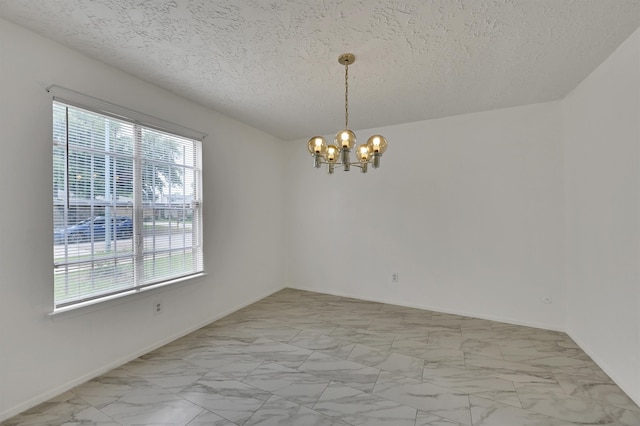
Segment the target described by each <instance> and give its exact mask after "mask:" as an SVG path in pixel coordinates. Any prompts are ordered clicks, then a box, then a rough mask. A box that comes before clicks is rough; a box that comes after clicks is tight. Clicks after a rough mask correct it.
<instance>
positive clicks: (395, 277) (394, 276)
mask: <svg viewBox="0 0 640 426" xmlns="http://www.w3.org/2000/svg"><path fill="white" fill-rule="evenodd" d="M398 281H400V277H399V275H398V273H397V272H394V273H393V274H391V282H392V283H397V282H398Z"/></svg>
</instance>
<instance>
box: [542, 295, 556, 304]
mask: <svg viewBox="0 0 640 426" xmlns="http://www.w3.org/2000/svg"><path fill="white" fill-rule="evenodd" d="M540 301H541V302H542V303H553V299H552V298H551V296H544V297H542V298H541V299H540Z"/></svg>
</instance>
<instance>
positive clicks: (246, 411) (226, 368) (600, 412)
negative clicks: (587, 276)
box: [2, 289, 640, 426]
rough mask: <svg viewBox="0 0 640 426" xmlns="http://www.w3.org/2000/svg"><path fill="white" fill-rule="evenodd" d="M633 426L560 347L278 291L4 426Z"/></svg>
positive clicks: (612, 388)
mask: <svg viewBox="0 0 640 426" xmlns="http://www.w3.org/2000/svg"><path fill="white" fill-rule="evenodd" d="M2 425H4V426H11V425H68V426H71V425H74V426H75V425H99V426H111V425H189V426H196V425H212V426H257V425H262V426H269V425H271V426H276V425H295V426H349V425H356V426H357V425H365V426H376V425H391V426H405V425H406V426H427V425H431V426H461V425H465V426H521V425H522V426H525V425H526V426H534V425H535V426H556V425H566V426H571V425H574V426H575V425H620V426H638V425H640V408H638V406H637V405H635V404H634V403H633V401H632V400H631V399H629V398H628V397H627V396H626V395H625V394H624V393H623V392H622V391H621V390H620V389H619V388H618V387H617V386H616V385H615V384H614V383H613V382H612V381H611V379H609V377H607V375H606V374H605V373H604V372H603V371H602V370H601V369H600V368H598V366H597V365H596V364H595V363H594V362H593V361H592V360H591V359H590V358H589V357H588V356H587V355H586V354H585V353H584V352H583V351H582V350H580V348H579V347H578V346H577V345H576V344H575V343H574V342H573V341H572V340H571V339H570V338H569V337H567V335H566V334H564V333H559V332H554V331H547V330H541V329H536V328H529V327H522V326H516V325H510V324H504V323H497V322H493V321H488V320H482V319H476V318H469V317H461V316H457V315H449V314H443V313H438V312H431V311H423V310H418V309H412V308H405V307H401V306H393V305H386V304H382V303H376V302H368V301H361V300H356V299H348V298H342V297H336V296H330V295H326V294H318V293H310V292H304V291H299V290H292V289H286V290H283V291H280V292H278V293H276V294H274V295H272V296H269V297H267V298H265V299H263V300H261V301H259V302H257V303H255V304H253V305H251V306H248V307H246V308H244V309H242V310H240V311H238V312H236V313H234V314H232V315H230V316H228V317H225V318H223V319H221V320H219V321H217V322H215V323H213V324H210V325H209V326H206V327H204V328H202V329H200V330H198V331H196V332H194V333H192V334H190V335H188V336H186V337H183V338H181V339H179V340H177V341H175V342H173V343H171V344H169V345H166V346H164V347H162V348H160V349H158V350H155V351H153V352H151V353H149V354H147V355H144V356H142V357H140V358H138V359H136V360H134V361H132V362H130V363H128V364H126V365H123V366H122V367H120V368H117V369H115V370H113V371H111V372H109V373H107V374H105V375H103V376H100V377H98V378H96V379H94V380H91V381H89V382H87V383H85V384H83V385H81V386H78V387H76V388H74V389H72V390H71V391H69V392H66V393H65V394H63V395H60V396H58V397H56V398H54V399H52V400H50V401H48V402H45V403H43V404H41V405H39V406H37V407H35V408H33V409H31V410H28V411H27V412H25V413H22V414H20V415H18V416H16V417H14V418H11V419H9V420H7V421H5V422H3V423H2Z"/></svg>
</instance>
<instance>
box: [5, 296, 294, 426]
mask: <svg viewBox="0 0 640 426" xmlns="http://www.w3.org/2000/svg"><path fill="white" fill-rule="evenodd" d="M284 288H285V287H284V286H282V287H279V288H277V289H275V290H270V291H268V292H267V293H265V294H263V295H261V296H258V297H254V298H252V299H250V300H248V301H246V302H243V303H241V304H239V305H237V306H234V307H233V308H229V309H227V310H225V311H223V312H221V313H219V314H217V315H214V316H213V317H211V318H209V319H207V320H206V321H204V322H202V323H200V324H197V325H195V326H193V327H189V328H188V329H186V330H183V331H181V332H179V333H176V334H174V335H172V336H170V337H167V338H165V339H162V340H160V341H159V342H156V343H153V344H151V345H149V346H146V347H145V348H142V349H140V350H138V351H135V352H134V353H131V354H129V355H126V356H124V357H122V358H120V359H118V360H116V361H114V362H111V363H109V364H107V365H104V366H102V367H100V368H98V369H96V370H93V371H91V372H89V373H87V374H84V375H82V376H80V377H78V378H76V379H74V380H71V381H70V382H67V383H65V384H63V385H60V386H57V387H55V388H53V389H51V390H48V391H46V392H43V393H41V394H40V395H38V396H35V397H33V398H31V399H28V400H27V401H25V402H23V403H21V404H18V405H17V406H15V407H12V408H9V409H8V410H5V411H3V412H1V413H0V422H2V421H4V420H7V419H9V418H11V417H13V416H16V415H18V414H20V413H22V412H23V411H26V410H28V409H30V408H33V407H35V406H36V405H38V404H41V403H43V402H45V401H48V400H50V399H51V398H54V397H56V396H58V395H61V394H63V393H65V392H67V391H69V390H71V389H73V388H75V387H76V386H79V385H81V384H83V383H85V382H87V381H89V380H91V379H94V378H96V377H98V376H101V375H102V374H105V373H107V372H109V371H111V370H113V369H114V368H118V367H120V366H121V365H124V364H126V363H128V362H130V361H133V360H134V359H136V358H138V357H140V356H142V355H144V354H146V353H149V352H151V351H153V350H155V349H158V348H160V347H162V346H164V345H166V344H169V343H171V342H173V341H174V340H176V339H179V338H181V337H184V336H186V335H187V334H189V333H193V332H194V331H196V330H198V329H200V328H202V327H204V326H206V325H209V324H211V323H212V322H215V321H217V320H219V319H220V318H223V317H226V316H227V315H230V314H232V313H234V312H236V311H238V310H240V309H242V308H244V307H246V306H249V305H251V304H252V303H255V302H258V301H259V300H262V299H264V298H265V297H267V296H270V295H272V294H274V293H277V292H278V291H280V290H282V289H284Z"/></svg>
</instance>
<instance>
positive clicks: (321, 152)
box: [307, 53, 387, 174]
mask: <svg viewBox="0 0 640 426" xmlns="http://www.w3.org/2000/svg"><path fill="white" fill-rule="evenodd" d="M355 60H356V57H355V56H354V55H353V54H351V53H343V54H342V55H340V56H339V57H338V62H340V64H342V65H344V129H342V130H340V131H339V132H338V134H336V137H335V139H334V143H333V144H332V145H327V141H326V140H325V139H324V138H323V137H322V136H314V137H312V138H311V139H309V143H308V144H307V148H308V149H309V152H310V153H311V155H312V156H313V166H314V167H315V168H317V169H318V168H320V166H321V165H322V164H326V165H327V171H328V172H329V174H333V171H334V169H335V167H336V166H339V167H340V166H342V169H343V170H344V171H345V172H348V171H349V170H351V166H354V167H359V168H360V171H361V172H362V173H367V168H368V165H369V164H370V163H371V164H373V168H374V169H377V168H378V167H380V157H382V154H384V152H385V151H386V150H387V140H386V139H385V138H384V136H381V135H373V136H371V137H370V138H369V139H368V140H367V143H366V144H362V145H360V146H358V148H357V149H356V157H357V161H353V162H352V161H351V158H350V153H351V149H353V148H354V147H355V145H356V134H355V133H353V132H352V131H351V130H349V65H350V64H353V63H354V62H355Z"/></svg>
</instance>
